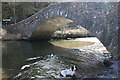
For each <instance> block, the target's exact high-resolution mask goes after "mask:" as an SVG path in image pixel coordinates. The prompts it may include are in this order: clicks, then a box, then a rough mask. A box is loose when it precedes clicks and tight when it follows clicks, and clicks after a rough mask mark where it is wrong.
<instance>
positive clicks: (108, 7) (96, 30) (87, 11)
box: [5, 2, 119, 57]
mask: <svg viewBox="0 0 120 80" xmlns="http://www.w3.org/2000/svg"><path fill="white" fill-rule="evenodd" d="M117 11H118V3H117V2H112V3H104V2H99V3H97V2H88V3H87V2H67V3H55V4H52V5H49V6H48V7H46V8H44V9H42V10H41V11H39V12H38V13H36V14H34V15H32V16H31V17H29V18H27V19H25V20H23V21H21V22H19V23H17V24H15V25H10V26H7V27H5V28H6V29H7V30H8V31H10V32H12V33H21V34H22V36H24V37H27V38H30V37H31V35H32V33H33V32H34V31H35V30H36V28H37V27H38V26H39V25H40V24H41V23H42V22H44V21H45V20H46V19H48V18H52V17H64V18H67V19H71V20H73V21H75V22H76V23H77V24H80V25H81V26H83V27H85V28H86V29H87V30H89V31H90V32H91V33H92V34H94V35H95V36H96V37H98V38H99V39H100V40H101V41H102V43H103V44H104V45H105V46H106V47H107V49H108V50H109V51H111V52H112V53H116V54H118V52H117V51H118V42H117V41H118V28H119V27H118V12H117ZM116 57H117V56H116Z"/></svg>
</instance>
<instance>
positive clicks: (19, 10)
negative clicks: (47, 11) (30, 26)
mask: <svg viewBox="0 0 120 80" xmlns="http://www.w3.org/2000/svg"><path fill="white" fill-rule="evenodd" d="M49 4H51V3H50V2H3V3H2V19H11V21H10V22H8V23H7V24H14V23H16V22H19V21H21V20H23V19H26V18H27V17H30V16H31V15H33V14H34V13H36V12H38V11H39V10H41V9H43V8H44V7H46V6H48V5H49ZM5 24H6V22H5V21H4V22H3V25H5Z"/></svg>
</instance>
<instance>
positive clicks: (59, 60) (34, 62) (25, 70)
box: [2, 41, 104, 80]
mask: <svg viewBox="0 0 120 80" xmlns="http://www.w3.org/2000/svg"><path fill="white" fill-rule="evenodd" d="M69 52H71V51H67V50H66V49H64V48H60V47H57V46H54V45H52V44H51V43H49V42H47V41H39V42H29V41H5V42H3V45H2V68H3V73H2V74H3V78H13V79H18V80H22V79H23V78H60V77H59V73H60V71H61V70H64V69H68V68H70V67H71V66H73V65H78V66H79V70H78V71H77V72H76V73H77V75H79V76H81V75H85V74H91V73H97V72H98V71H100V70H103V69H104V66H103V65H102V64H96V65H94V66H87V65H83V64H81V63H82V61H81V62H80V61H78V60H76V56H74V55H72V54H74V53H77V52H78V51H74V53H69ZM64 55H65V56H64ZM71 56H72V57H71Z"/></svg>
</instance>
